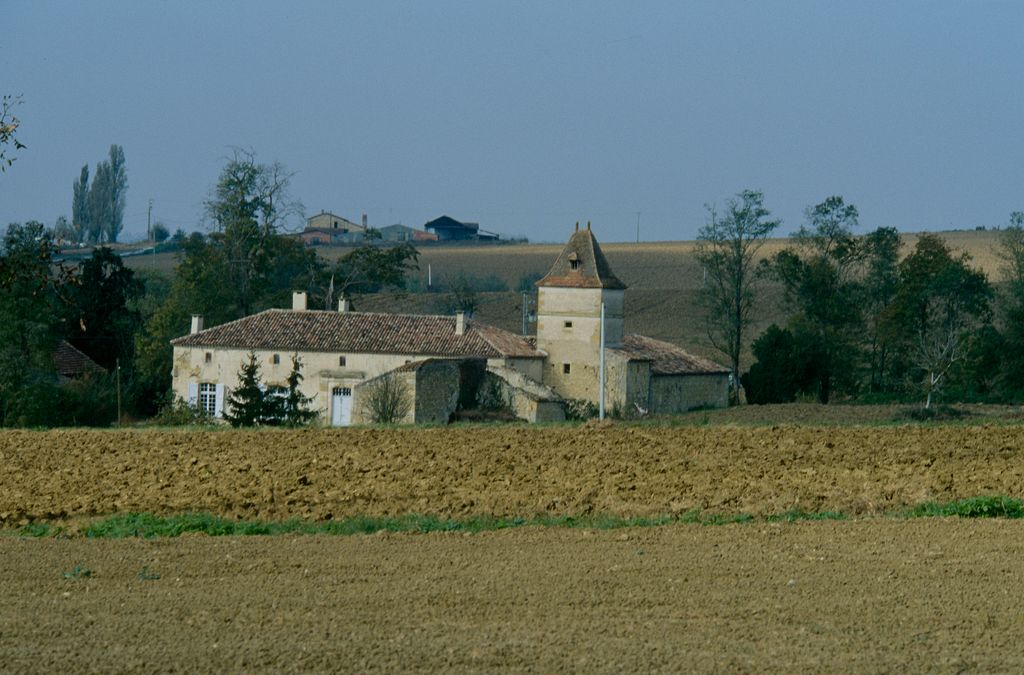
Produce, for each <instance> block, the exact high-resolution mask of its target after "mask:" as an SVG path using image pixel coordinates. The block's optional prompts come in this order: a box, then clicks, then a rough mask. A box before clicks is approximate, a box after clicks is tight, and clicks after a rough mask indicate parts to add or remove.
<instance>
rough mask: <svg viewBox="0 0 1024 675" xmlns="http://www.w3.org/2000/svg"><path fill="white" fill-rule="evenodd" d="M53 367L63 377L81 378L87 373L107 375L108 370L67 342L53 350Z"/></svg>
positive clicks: (59, 344)
mask: <svg viewBox="0 0 1024 675" xmlns="http://www.w3.org/2000/svg"><path fill="white" fill-rule="evenodd" d="M53 365H54V368H55V369H56V370H57V374H58V375H60V376H62V377H80V376H82V375H85V374H86V373H97V374H99V373H105V372H107V369H106V368H104V367H103V366H101V365H100V364H98V363H96V362H95V361H93V360H92V359H90V358H89V357H88V356H86V355H85V354H84V353H82V352H81V351H79V350H78V349H76V348H75V347H74V346H73V345H72V344H71V343H70V342H68V341H67V340H61V341H60V342H58V343H57V346H56V347H54V349H53Z"/></svg>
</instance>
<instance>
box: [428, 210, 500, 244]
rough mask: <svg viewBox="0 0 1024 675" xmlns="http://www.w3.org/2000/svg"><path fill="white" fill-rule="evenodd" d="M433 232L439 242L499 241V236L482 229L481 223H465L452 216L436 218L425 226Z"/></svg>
mask: <svg viewBox="0 0 1024 675" xmlns="http://www.w3.org/2000/svg"><path fill="white" fill-rule="evenodd" d="M423 229H424V230H433V231H434V232H435V233H436V234H437V238H438V240H439V241H497V240H498V235H497V234H495V233H493V232H488V231H487V230H481V229H480V223H463V222H461V221H458V220H455V219H454V218H452V217H451V216H441V217H440V218H435V219H433V220H431V221H430V222H428V223H427V224H425V225H424V226H423Z"/></svg>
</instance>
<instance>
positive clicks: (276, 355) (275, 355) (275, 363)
mask: <svg viewBox="0 0 1024 675" xmlns="http://www.w3.org/2000/svg"><path fill="white" fill-rule="evenodd" d="M272 360H273V362H274V365H275V366H276V365H277V364H279V363H281V355H280V354H274V358H273V359H272Z"/></svg>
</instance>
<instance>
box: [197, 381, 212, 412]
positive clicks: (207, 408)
mask: <svg viewBox="0 0 1024 675" xmlns="http://www.w3.org/2000/svg"><path fill="white" fill-rule="evenodd" d="M198 394H199V395H198V398H197V400H196V403H197V405H198V406H199V409H200V410H201V411H203V412H204V413H206V414H207V415H209V416H211V417H216V416H217V384H216V383H215V382H200V383H199V392H198Z"/></svg>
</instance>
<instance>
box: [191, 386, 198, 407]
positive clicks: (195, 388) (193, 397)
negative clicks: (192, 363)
mask: <svg viewBox="0 0 1024 675" xmlns="http://www.w3.org/2000/svg"><path fill="white" fill-rule="evenodd" d="M188 404H189V405H190V406H197V405H199V383H198V382H189V383H188Z"/></svg>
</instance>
